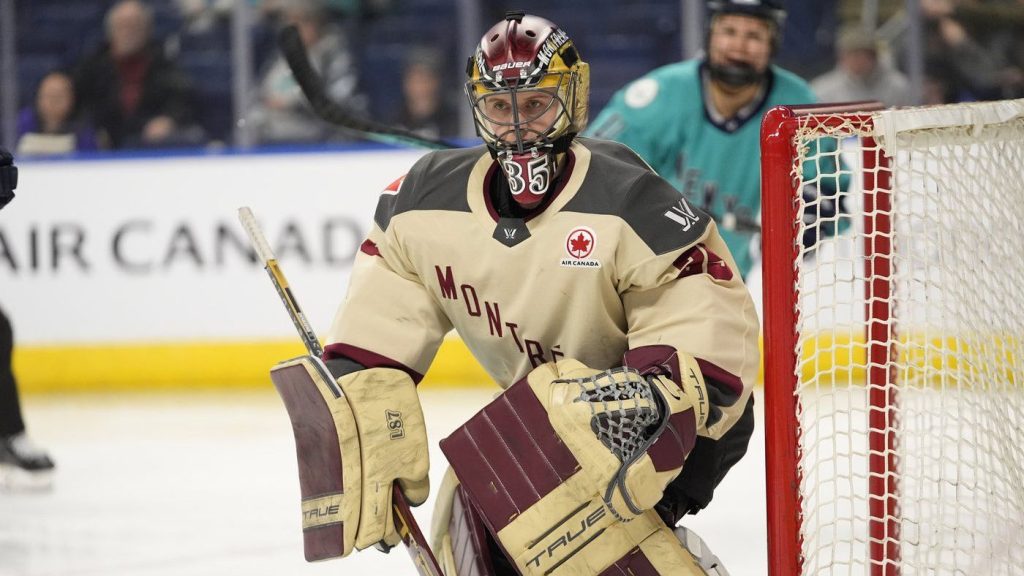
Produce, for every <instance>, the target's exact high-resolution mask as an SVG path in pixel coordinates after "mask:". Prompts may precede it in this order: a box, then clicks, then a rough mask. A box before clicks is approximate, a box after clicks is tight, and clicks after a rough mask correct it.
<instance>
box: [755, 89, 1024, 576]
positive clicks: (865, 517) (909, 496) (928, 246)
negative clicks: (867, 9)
mask: <svg viewBox="0 0 1024 576" xmlns="http://www.w3.org/2000/svg"><path fill="white" fill-rule="evenodd" d="M862 108H863V106H862V107H861V109H862ZM857 110H858V107H857V106H848V107H846V108H841V107H834V108H828V107H820V108H810V107H791V108H776V109H773V110H772V111H770V112H769V113H768V115H767V116H766V118H765V122H764V124H763V126H762V142H761V148H762V186H763V193H762V197H763V201H762V202H763V204H762V225H763V246H764V260H763V266H764V272H763V274H764V277H763V284H764V294H763V298H764V300H763V304H764V310H765V316H764V339H765V354H764V357H765V396H766V401H765V414H766V417H765V419H766V442H767V447H766V450H767V453H766V454H767V475H768V486H767V490H768V523H769V563H770V574H772V576H783V575H785V576H790V575H795V574H842V575H846V574H872V575H896V574H906V575H909V574H914V575H924V574H928V575H932V574H965V575H971V574H988V575H1011V574H1012V575H1022V574H1024V298H1022V294H1021V288H1022V287H1024V100H1016V101H1004V102H994V103H975V104H967V105H953V106H943V107H934V108H918V109H907V110H887V111H875V112H859V111H857Z"/></svg>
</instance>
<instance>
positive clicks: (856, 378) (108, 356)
mask: <svg viewBox="0 0 1024 576" xmlns="http://www.w3.org/2000/svg"><path fill="white" fill-rule="evenodd" d="M898 349H899V351H898V352H897V353H896V357H895V358H894V359H893V360H894V361H895V362H896V363H897V364H898V365H899V366H901V367H902V374H901V377H902V378H908V377H913V378H916V377H922V378H924V379H925V380H929V379H933V378H935V375H936V374H942V373H949V372H950V371H957V370H964V369H965V367H969V366H970V365H971V364H973V363H979V362H980V361H981V360H982V359H987V361H989V362H992V361H1001V362H1002V364H1003V365H1012V363H1013V362H1014V361H1015V359H1014V356H1015V352H1016V350H1017V345H1016V342H1015V341H1013V340H1012V339H1010V338H1007V337H1005V336H1004V337H1002V338H1000V337H998V335H990V338H988V339H981V340H978V339H974V340H972V341H971V342H966V341H964V340H960V339H957V338H952V337H924V336H920V335H916V336H914V335H912V336H908V337H905V338H902V339H901V340H900V342H899V346H898ZM305 352H306V351H305V348H304V347H303V346H302V344H300V343H299V342H297V341H295V340H287V341H271V342H267V341H261V342H227V343H225V342H199V343H160V344H117V345H114V344H109V345H94V346H83V345H78V346H24V345H18V346H16V347H15V350H14V373H15V376H16V377H17V379H18V385H19V389H20V390H21V391H22V392H25V393H37V392H41V393H50V392H54V393H58V392H110V391H149V390H169V389H223V388H229V389H230V388H239V389H241V388H261V387H266V388H267V389H270V388H271V387H272V384H271V383H270V376H269V372H270V369H271V367H273V366H274V365H275V364H276V363H278V362H280V361H282V360H287V359H289V358H294V357H296V356H301V355H303V354H305ZM866 356H867V354H866V344H865V341H864V338H863V336H860V335H853V334H849V333H847V334H842V333H833V334H824V335H820V336H817V337H812V338H808V339H806V340H804V342H803V345H802V349H801V358H800V359H799V370H800V372H801V374H802V377H803V379H804V382H811V381H813V382H815V383H816V384H817V385H825V384H831V383H833V382H850V383H856V382H861V383H862V382H864V378H865V375H866V372H865V368H866ZM757 381H758V383H761V382H762V381H763V372H762V373H759V374H758V380H757ZM421 386H422V387H429V388H442V387H443V388H458V387H472V386H494V385H493V384H492V383H491V379H490V377H489V376H487V373H486V372H484V370H483V368H481V367H480V365H479V364H478V363H477V361H476V360H475V359H474V358H473V356H472V354H470V352H469V349H468V348H467V347H466V345H465V344H464V343H463V342H462V340H460V339H458V338H449V339H446V340H445V341H444V343H443V344H442V345H441V348H440V350H439V351H438V354H437V357H436V358H435V359H434V364H433V366H432V367H431V369H430V371H429V372H428V373H427V375H426V378H425V379H424V381H423V383H422V384H421ZM495 391H497V387H496V386H495Z"/></svg>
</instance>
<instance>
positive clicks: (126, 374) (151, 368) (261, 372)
mask: <svg viewBox="0 0 1024 576" xmlns="http://www.w3.org/2000/svg"><path fill="white" fill-rule="evenodd" d="M305 353H306V350H305V348H304V347H303V346H302V344H301V343H299V342H296V341H294V340H289V341H273V342H266V341H262V342H230V343H225V342H200V343H159V344H105V345H92V346H82V345H78V346H68V345H63V346H23V345H17V346H15V349H14V374H15V377H16V378H17V380H18V388H19V391H21V392H24V393H60V392H110V391H147V390H169V389H216V388H260V387H264V386H265V387H267V388H268V389H269V388H271V387H272V386H273V385H272V384H271V382H270V369H271V368H272V367H273V366H274V365H275V364H276V363H278V362H280V361H282V360H287V359H289V358H294V357H296V356H302V355H303V354H305ZM481 385H490V378H489V377H488V376H487V374H486V372H484V371H483V369H482V368H481V367H480V365H479V364H478V363H477V362H476V360H474V359H473V358H472V356H471V355H470V353H469V349H467V348H466V346H465V344H463V343H462V341H461V340H458V339H449V340H445V342H444V343H443V344H442V345H441V349H440V350H439V351H438V354H437V358H436V359H435V361H434V366H433V367H432V368H431V370H430V373H429V374H427V376H426V378H425V379H424V381H423V384H421V386H431V387H440V386H445V387H465V386H481Z"/></svg>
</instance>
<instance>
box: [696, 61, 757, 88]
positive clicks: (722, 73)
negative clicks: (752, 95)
mask: <svg viewBox="0 0 1024 576" xmlns="http://www.w3.org/2000/svg"><path fill="white" fill-rule="evenodd" d="M708 70H709V71H710V72H711V79H712V80H714V81H716V82H721V83H722V84H725V85H726V86H729V87H732V88H743V87H744V86H750V85H752V84H758V83H760V82H761V81H763V80H764V78H765V76H766V75H767V70H765V71H758V70H757V69H755V68H754V67H753V66H746V65H736V64H714V63H712V62H710V61H709V62H708Z"/></svg>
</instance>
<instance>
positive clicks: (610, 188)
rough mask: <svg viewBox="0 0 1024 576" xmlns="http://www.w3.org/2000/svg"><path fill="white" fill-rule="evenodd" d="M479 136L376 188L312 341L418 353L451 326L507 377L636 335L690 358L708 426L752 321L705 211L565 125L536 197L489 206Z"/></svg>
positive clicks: (726, 417)
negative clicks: (474, 143)
mask: <svg viewBox="0 0 1024 576" xmlns="http://www.w3.org/2000/svg"><path fill="white" fill-rule="evenodd" d="M497 170H498V168H497V165H496V163H495V162H494V161H493V160H492V158H491V156H490V155H489V154H488V152H487V150H486V148H484V147H477V148H472V149H460V150H445V151H437V152H432V153H430V154H427V155H426V156H424V157H423V158H422V159H420V160H419V161H418V162H417V163H416V164H415V165H414V166H413V168H412V169H411V170H410V172H409V173H408V174H407V175H406V176H405V177H404V178H403V179H401V180H400V181H399V182H396V183H395V184H394V185H392V186H391V187H389V189H388V190H386V191H385V192H384V194H382V196H381V198H380V201H379V204H378V207H377V212H376V216H375V226H374V227H373V230H372V231H371V232H370V235H369V237H368V238H367V240H366V241H365V242H364V243H363V246H362V248H361V250H360V254H359V255H358V256H357V258H356V262H355V266H354V269H353V273H352V279H351V283H350V286H349V291H348V295H347V297H346V298H345V300H344V302H343V303H342V305H341V306H340V309H339V311H338V315H337V317H336V318H335V320H334V324H333V326H332V328H331V331H330V334H329V337H328V346H327V348H326V351H327V352H326V356H327V357H328V358H334V357H339V356H343V357H347V358H350V359H352V360H355V361H357V362H359V363H361V364H363V365H364V366H396V367H400V368H403V369H405V370H406V371H408V372H410V373H411V374H413V376H414V378H415V377H421V376H422V374H424V373H425V372H426V371H427V369H428V368H429V366H430V364H431V361H432V360H433V358H434V356H435V354H436V352H437V349H438V347H439V346H440V344H441V341H442V339H443V338H444V336H445V334H446V333H448V332H449V331H450V330H451V329H452V328H454V329H455V330H456V331H457V332H458V334H459V336H461V338H462V339H463V341H464V342H465V343H466V345H467V346H468V348H469V350H470V351H471V352H472V353H473V355H474V357H475V358H476V359H477V360H478V361H479V362H480V364H481V365H482V366H483V367H484V369H485V370H486V371H487V373H488V374H489V375H490V376H491V377H492V378H493V379H494V381H495V382H497V383H498V384H499V385H501V386H502V387H508V386H510V385H511V384H513V383H515V382H516V381H517V380H519V379H521V378H523V377H525V376H526V374H527V373H528V372H530V370H532V369H533V368H535V367H537V366H539V365H540V364H543V363H545V362H550V361H553V360H559V359H562V358H575V359H577V360H580V361H581V362H583V363H584V364H586V365H587V366H590V367H593V368H597V369H606V368H611V367H614V366H620V365H622V358H623V354H624V353H625V352H626V351H627V350H630V349H636V348H639V347H642V346H646V345H654V344H660V345H670V346H672V347H674V348H675V349H677V350H680V351H683V352H686V353H687V354H690V355H691V356H693V357H694V358H696V359H697V361H698V363H699V364H700V367H701V371H702V372H703V373H704V375H705V379H706V381H707V383H708V388H709V393H710V396H711V401H712V404H713V408H712V418H710V419H709V422H708V428H707V429H706V430H705V429H702V430H700V433H701V434H702V435H705V436H708V437H711V438H717V437H720V435H721V434H723V433H724V432H725V431H726V430H728V428H729V427H730V426H731V425H732V423H733V422H734V421H735V419H736V418H737V417H738V416H739V414H740V413H741V412H742V410H743V408H744V406H745V405H746V403H747V398H748V396H749V394H750V389H751V385H752V383H753V382H754V379H755V378H756V376H757V370H758V347H757V337H758V324H757V318H756V315H755V313H754V306H753V303H752V301H751V299H750V296H749V294H748V292H747V290H746V288H745V287H744V285H743V283H742V280H741V278H740V275H739V273H738V271H737V268H736V265H735V262H734V260H733V258H732V256H731V255H730V253H729V251H728V249H727V247H726V246H725V244H724V242H723V241H722V239H721V237H720V236H719V234H718V231H717V229H716V227H715V224H714V222H713V221H712V219H711V218H710V217H708V216H707V214H705V213H703V212H701V211H700V210H699V209H696V208H694V207H692V206H690V205H689V204H688V203H687V201H686V200H685V199H684V198H682V197H680V195H679V193H678V192H676V190H675V189H674V188H672V186H671V185H669V184H668V183H667V182H666V181H664V180H662V179H661V178H660V177H658V176H657V175H656V174H655V173H654V172H653V171H651V170H650V168H649V167H648V166H647V165H646V164H645V163H644V162H643V161H642V160H641V159H640V158H639V157H638V156H637V155H636V154H634V153H633V152H632V151H631V150H630V149H629V148H627V147H625V146H623V145H620V144H617V143H613V142H607V141H601V140H591V139H586V138H577V139H576V140H575V142H574V143H573V145H572V147H571V148H570V151H569V154H568V159H567V165H566V167H565V168H564V170H563V171H564V173H563V174H562V175H561V177H560V178H559V179H558V182H557V187H556V188H555V190H554V191H553V192H552V193H550V198H548V199H547V201H546V202H545V204H544V205H542V209H540V210H537V211H534V212H533V214H532V215H531V216H529V217H526V218H524V219H514V218H499V217H498V215H497V211H496V210H495V208H494V207H493V206H492V204H491V200H490V195H489V194H488V192H487V190H488V186H489V183H490V179H492V178H502V177H504V176H503V175H502V174H501V173H500V172H498V171H497Z"/></svg>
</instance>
